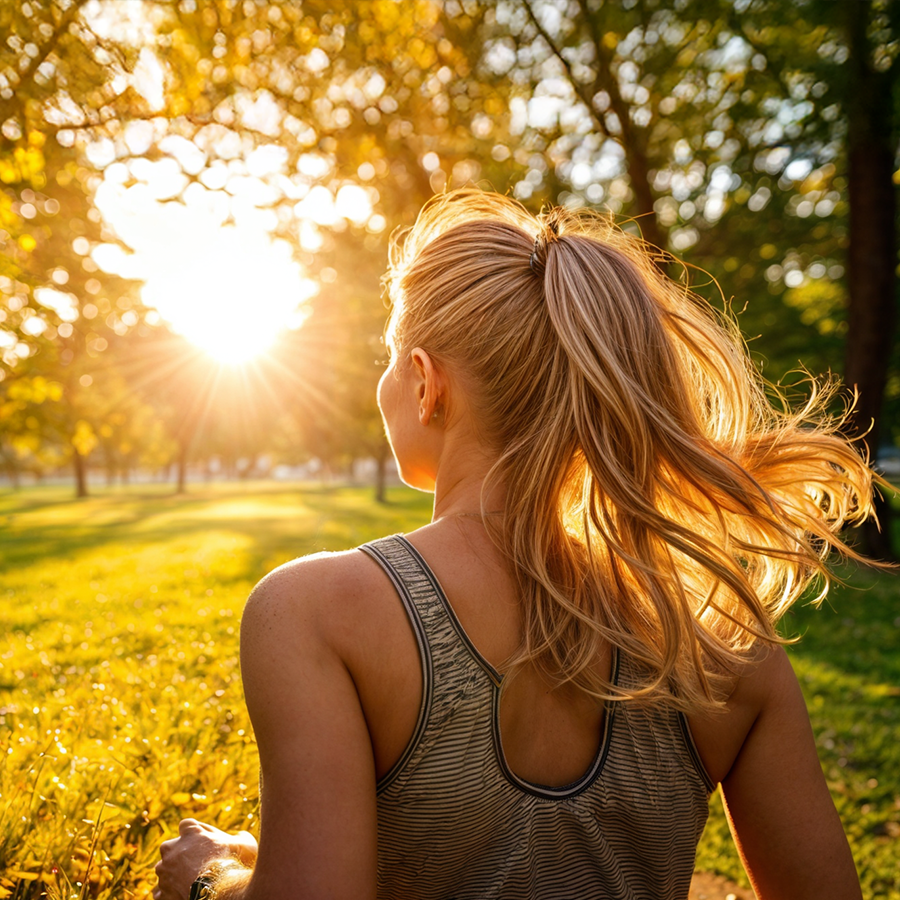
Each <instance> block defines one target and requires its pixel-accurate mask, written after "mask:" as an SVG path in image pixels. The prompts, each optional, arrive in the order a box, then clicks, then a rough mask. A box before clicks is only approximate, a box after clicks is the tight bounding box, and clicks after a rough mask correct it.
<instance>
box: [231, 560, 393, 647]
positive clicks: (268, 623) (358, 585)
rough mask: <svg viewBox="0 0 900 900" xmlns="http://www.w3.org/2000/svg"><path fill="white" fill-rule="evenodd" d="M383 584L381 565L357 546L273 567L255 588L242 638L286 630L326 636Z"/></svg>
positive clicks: (286, 633)
mask: <svg viewBox="0 0 900 900" xmlns="http://www.w3.org/2000/svg"><path fill="white" fill-rule="evenodd" d="M379 587H381V580H380V577H379V573H378V570H377V568H376V567H375V566H373V565H372V562H371V560H369V559H368V558H367V557H366V556H365V554H363V553H360V552H359V551H358V550H347V551H343V552H340V553H316V554H313V555H311V556H304V557H301V558H299V559H295V560H292V561H291V562H288V563H285V564H284V565H282V566H279V567H278V568H277V569H273V570H272V571H271V572H270V573H269V574H268V575H266V576H265V578H263V579H262V580H261V581H260V582H259V583H258V584H257V585H256V587H255V588H254V589H253V591H252V592H251V594H250V597H249V599H248V600H247V604H246V606H245V608H244V616H243V620H242V623H241V636H242V639H247V638H248V637H251V636H253V635H254V634H256V632H257V631H262V632H266V631H268V630H269V629H273V628H274V629H279V630H280V629H285V631H282V632H281V635H282V636H283V637H286V636H287V635H289V634H296V633H297V629H301V630H303V631H304V632H305V633H307V634H309V633H315V634H318V635H319V636H320V637H326V636H327V635H328V634H329V633H330V632H332V631H334V630H335V628H337V627H339V626H340V623H341V622H342V621H343V620H344V619H345V618H347V617H352V616H353V615H354V614H355V615H356V616H359V614H360V612H361V610H360V608H359V607H360V605H361V604H364V603H365V601H366V600H367V599H368V598H370V597H371V596H372V594H373V591H377V590H378V588H379Z"/></svg>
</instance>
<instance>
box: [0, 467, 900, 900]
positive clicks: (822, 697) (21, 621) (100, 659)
mask: <svg viewBox="0 0 900 900" xmlns="http://www.w3.org/2000/svg"><path fill="white" fill-rule="evenodd" d="M68 495H69V490H68V489H57V488H39V489H33V490H28V491H25V492H21V493H12V492H6V493H0V533H2V541H0V572H2V573H3V574H2V575H0V616H2V620H3V622H4V625H5V633H4V635H3V637H2V640H0V753H2V754H3V758H4V760H5V762H4V764H3V766H2V767H0V872H2V873H3V874H2V875H0V897H14V898H15V900H32V898H37V897H39V896H41V895H42V894H43V893H46V895H47V896H49V897H51V898H54V897H55V898H71V897H79V896H83V897H87V896H90V897H96V898H101V900H112V898H116V900H119V898H130V897H145V896H146V895H147V893H148V892H149V890H150V888H151V887H152V885H153V883H154V878H153V872H152V868H153V865H154V863H155V860H156V855H157V852H158V847H159V844H160V842H161V841H162V840H165V839H166V838H168V837H171V836H172V835H173V833H174V830H175V828H176V827H177V823H178V820H179V819H180V818H181V817H183V816H186V815H196V816H198V817H201V818H205V819H208V820H210V821H213V822H215V824H217V825H219V826H220V827H222V828H226V829H239V828H249V830H251V831H255V816H256V813H257V809H256V806H257V765H258V762H257V758H256V752H255V747H254V745H253V743H252V738H251V735H250V729H249V723H248V721H247V718H246V713H245V711H244V707H243V701H242V695H241V688H240V679H239V673H238V668H237V654H238V623H239V618H240V614H241V609H242V606H243V603H244V600H245V599H246V596H247V594H248V592H249V591H250V589H251V588H252V586H253V584H254V583H255V582H256V581H257V580H258V579H259V578H260V577H261V576H262V575H263V574H265V572H266V571H268V570H269V569H271V568H273V567H274V566H276V565H279V564H280V563H282V562H285V561H286V560H288V559H291V558H293V557H295V556H298V555H302V554H305V553H310V552H313V551H316V550H322V549H331V550H336V549H345V548H348V547H352V546H355V545H357V544H359V543H362V542H364V541H366V540H370V539H372V538H374V537H377V536H380V535H382V534H387V533H390V532H394V531H406V530H410V529H412V528H414V527H416V526H417V525H419V524H421V523H424V522H425V521H427V518H428V514H429V502H430V498H429V497H428V496H426V495H423V494H416V493H414V492H412V491H406V490H400V489H398V490H395V491H392V492H390V493H389V500H390V501H391V502H390V503H389V504H387V505H385V506H379V505H377V504H375V503H373V502H372V499H371V491H370V490H362V489H343V488H342V489H328V488H321V487H314V486H296V485H291V486H285V485H279V484H252V485H212V486H208V487H205V486H204V487H201V486H193V487H192V489H191V492H190V493H189V494H187V495H186V496H183V497H175V496H172V494H171V492H170V488H168V487H162V486H160V487H156V486H153V487H147V486H140V487H135V488H131V489H128V490H111V491H104V492H100V493H99V494H98V495H97V496H95V497H92V498H90V499H89V500H87V501H83V502H77V501H73V500H71V499H69V496H68ZM853 580H854V583H859V584H869V583H870V584H871V585H872V586H871V588H870V589H869V590H867V591H866V592H860V591H852V590H846V589H844V590H841V591H839V592H837V593H836V594H835V595H834V599H833V601H832V606H833V609H829V608H825V609H823V610H820V611H818V612H816V611H811V610H803V609H801V610H799V611H798V613H797V614H796V616H795V617H794V619H793V624H794V625H795V627H796V628H797V629H798V630H800V631H805V632H806V635H805V638H804V640H803V642H802V643H801V644H800V645H799V646H798V647H797V648H796V649H795V650H792V654H793V656H794V659H795V662H796V665H797V668H798V671H799V672H800V674H801V678H802V680H803V684H804V689H805V690H806V692H807V697H808V698H809V701H810V705H811V709H812V713H813V720H814V725H815V728H816V732H817V734H818V736H819V743H820V750H821V753H822V759H823V764H824V766H825V771H826V774H827V776H828V778H829V783H830V784H831V787H832V789H833V791H834V792H835V796H836V799H837V802H838V806H839V809H840V811H841V814H842V816H843V817H844V821H845V823H846V824H847V827H848V830H849V832H850V835H851V840H852V842H853V846H854V851H855V853H856V857H857V860H858V862H859V864H860V868H861V870H862V875H863V879H864V882H865V885H866V888H865V895H866V896H867V897H868V896H872V897H876V896H877V897H886V898H894V900H897V898H900V884H898V880H897V875H896V859H897V856H898V850H900V838H898V835H900V824H898V823H900V749H898V747H897V742H896V735H897V732H898V728H897V726H898V718H900V715H898V713H900V691H898V690H897V685H900V652H898V651H900V627H898V626H900V590H898V588H900V580H898V579H894V578H891V577H884V576H879V577H874V576H870V575H867V574H864V573H863V574H857V575H854V576H853ZM851 620H852V621H851ZM698 868H701V869H706V870H711V871H718V872H721V873H723V874H726V875H730V876H731V877H733V878H736V879H738V880H740V879H741V877H742V876H741V872H740V864H739V863H738V862H737V858H736V855H735V853H734V849H733V847H732V845H731V840H730V837H728V835H727V827H726V826H725V823H724V819H723V817H722V815H721V812H720V809H719V807H718V804H717V803H714V810H713V815H712V817H711V821H710V826H709V827H708V829H707V834H706V836H705V837H704V840H703V843H702V845H701V850H700V856H699V859H698Z"/></svg>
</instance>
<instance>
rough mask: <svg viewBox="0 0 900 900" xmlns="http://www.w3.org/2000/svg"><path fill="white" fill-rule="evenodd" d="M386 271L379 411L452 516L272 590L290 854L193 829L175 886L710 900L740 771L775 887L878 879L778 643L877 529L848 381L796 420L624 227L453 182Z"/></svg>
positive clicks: (172, 880)
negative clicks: (704, 842) (834, 557)
mask: <svg viewBox="0 0 900 900" xmlns="http://www.w3.org/2000/svg"><path fill="white" fill-rule="evenodd" d="M388 283H389V288H390V292H391V297H392V300H393V304H394V305H393V311H392V313H391V319H390V324H389V328H388V346H389V347H390V351H391V363H390V366H389V367H388V369H387V371H386V372H385V374H384V377H383V378H382V379H381V383H380V385H379V394H378V400H379V404H380V407H381V411H382V414H383V417H384V421H385V426H386V429H387V432H388V436H389V438H390V441H391V446H392V448H393V451H394V455H395V457H396V459H397V463H398V466H399V468H400V473H401V476H402V478H403V480H404V481H405V482H406V483H407V484H409V485H411V486H413V487H416V488H419V489H421V490H426V491H433V492H434V495H435V500H434V517H433V521H432V523H431V524H430V525H428V526H426V527H424V528H421V529H419V530H418V531H415V532H413V533H412V534H410V535H408V536H406V537H405V538H402V537H396V536H395V537H392V538H385V539H383V540H381V541H376V542H375V543H374V544H371V545H368V546H366V547H363V548H361V549H362V551H363V552H360V551H359V550H355V551H350V552H346V553H336V554H318V555H316V556H312V557H308V558H305V559H301V560H297V561H295V562H293V563H289V564H288V565H286V566H282V567H281V568H279V569H277V570H276V571H275V572H273V573H271V574H270V575H269V576H268V577H266V578H265V579H263V581H262V582H260V584H259V585H258V586H257V588H256V589H255V590H254V591H253V594H252V595H251V597H250V600H249V601H248V605H247V608H246V611H245V614H244V619H243V623H242V630H241V663H242V670H243V678H244V688H245V693H246V699H247V705H248V708H249V712H250V716H251V719H252V721H253V726H254V729H255V732H256V737H257V741H258V744H259V752H260V760H261V765H262V774H263V784H264V789H263V793H262V803H263V806H262V833H261V837H260V844H259V855H258V858H255V854H256V845H255V843H254V842H253V839H252V838H251V837H250V836H249V835H247V834H242V835H240V836H237V837H233V836H229V835H226V834H224V833H222V832H219V831H217V830H216V829H213V828H211V827H210V826H207V825H202V824H201V823H198V822H195V821H193V820H186V821H185V822H183V823H182V826H181V836H180V837H179V838H178V839H176V840H174V841H170V842H167V843H166V844H164V845H163V848H162V862H161V863H160V864H159V866H158V867H157V871H158V874H159V888H158V889H157V891H156V892H155V893H154V896H155V897H156V898H157V900H169V898H185V897H187V896H188V893H189V890H190V888H191V883H192V882H194V879H195V878H197V875H198V872H201V870H202V872H201V875H202V877H201V878H200V880H199V881H197V882H195V883H194V887H193V892H194V895H196V896H200V895H201V894H202V893H203V891H204V890H206V889H207V885H208V890H209V892H210V895H211V896H212V895H214V896H215V897H217V898H219V900H225V898H242V900H256V898H266V900H278V898H284V900H288V898H290V900H295V898H319V897H329V898H338V897H341V898H342V897H347V898H351V897H352V898H354V900H359V898H366V897H370V898H375V897H377V898H380V900H381V898H403V900H413V898H418V897H422V898H426V897H427V898H432V897H434V898H459V900H462V898H479V900H480V898H495V897H496V898H532V897H533V898H579V900H580V898H601V897H602V898H644V900H664V898H673V900H674V898H685V897H686V896H687V893H688V887H689V883H690V878H691V873H692V870H693V862H694V853H695V848H696V844H697V841H698V840H699V837H700V833H701V831H702V829H703V824H704V822H705V819H706V815H707V799H708V795H709V793H710V792H711V791H712V790H713V789H714V787H715V786H716V785H717V784H721V786H722V790H723V795H724V798H725V801H726V804H727V807H728V812H729V817H730V820H731V824H732V828H733V831H734V835H735V839H736V841H737V844H738V848H739V850H740V853H741V856H742V858H743V860H744V863H745V866H746V868H747V871H748V873H749V875H750V878H751V880H752V882H753V885H754V887H755V889H756V891H757V894H758V896H759V897H760V898H765V900H769V898H785V900H787V898H790V900H801V898H806V897H809V898H816V900H825V898H835V900H837V898H840V900H847V898H853V897H860V896H861V894H860V889H859V884H858V880H857V877H856V873H855V869H854V865H853V861H852V858H851V856H850V852H849V849H848V846H847V842H846V839H845V837H844V834H843V831H842V828H841V824H840V821H839V819H838V816H837V813H836V812H835V809H834V806H833V804H832V802H831V798H830V796H829V794H828V790H827V787H826V785H825V781H824V778H823V776H822V772H821V768H820V766H819V763H818V760H817V757H816V751H815V745H814V740H813V736H812V732H811V729H810V725H809V719H808V716H807V714H806V709H805V707H804V703H803V698H802V696H801V693H800V689H799V687H798V684H797V680H796V678H795V676H794V674H793V672H792V670H791V667H790V664H789V662H788V660H787V657H786V655H785V653H784V651H783V649H782V647H781V644H782V643H784V641H783V640H782V639H780V638H779V637H778V635H777V632H776V630H775V624H776V622H777V620H778V619H779V617H780V616H781V615H782V614H783V613H784V612H785V611H786V610H787V609H788V608H789V606H790V605H791V603H793V602H794V601H795V600H796V599H797V598H798V597H799V596H800V595H801V593H802V592H803V591H804V589H805V588H806V586H807V585H808V583H809V581H810V580H811V578H813V577H814V576H816V575H818V574H820V573H823V572H824V571H825V570H824V565H823V562H822V560H823V559H824V557H825V555H826V554H827V553H828V551H829V550H830V549H831V548H837V549H838V550H841V551H844V552H849V551H847V548H846V547H845V546H844V545H843V544H842V542H841V540H840V538H839V537H838V536H837V535H838V532H839V530H840V529H841V528H842V527H843V526H844V525H845V524H846V523H848V522H855V521H858V520H860V519H862V518H864V517H865V516H866V515H867V514H869V513H870V501H871V492H872V477H873V476H872V474H871V472H870V470H869V469H868V467H867V466H866V464H865V463H864V462H863V460H861V459H860V458H859V456H858V455H857V454H856V453H855V452H854V450H853V449H852V448H851V447H850V446H849V445H848V444H847V442H846V441H844V440H843V439H842V438H840V437H839V436H837V435H836V434H835V428H836V424H835V423H833V422H829V421H828V420H827V419H826V418H824V417H823V416H821V415H820V414H819V411H820V410H821V408H822V406H823V404H824V402H825V400H826V399H827V397H824V396H822V394H821V393H820V394H819V395H818V397H816V396H814V397H813V400H812V401H810V403H809V404H808V405H807V407H806V408H805V409H804V410H803V411H802V412H801V413H797V414H791V413H785V412H776V411H774V410H773V409H772V407H771V406H770V404H769V402H768V400H767V399H766V396H765V394H764V392H763V390H762V388H761V386H760V381H759V378H758V376H757V373H756V371H755V369H754V368H753V366H752V365H751V363H750V362H749V360H748V359H747V356H746V354H745V352H744V349H743V346H742V344H741V343H740V340H739V339H738V337H737V334H736V331H735V330H734V328H733V327H732V326H731V325H729V324H728V323H726V322H723V321H720V320H719V319H718V318H717V317H716V315H715V314H714V313H713V312H712V311H711V309H710V308H709V307H708V306H707V305H706V304H705V303H703V302H702V301H701V300H699V299H698V298H697V297H695V296H693V295H692V294H690V293H689V292H688V291H687V290H686V289H685V288H684V286H683V285H679V284H677V283H674V282H672V281H669V280H668V279H666V278H665V277H664V276H663V275H662V274H661V273H660V270H659V269H658V268H657V267H656V265H655V264H654V261H653V260H652V259H651V258H650V257H649V256H648V254H647V252H646V250H645V249H644V248H643V247H642V246H641V245H640V244H639V243H638V242H637V241H635V240H634V239H632V238H630V237H628V236H627V235H624V234H621V233H619V232H617V231H616V230H615V229H614V228H613V227H612V226H611V225H610V224H609V223H608V222H607V221H606V220H605V219H602V218H600V217H597V216H592V215H586V214H577V215H576V214H571V213H567V212H565V211H562V210H553V211H552V212H550V213H549V214H547V215H546V216H544V217H542V218H537V219H536V218H534V217H532V216H531V215H529V214H528V213H527V212H526V211H525V210H524V209H522V208H521V207H520V206H518V205H517V204H515V203H514V202H512V201H511V200H509V199H507V198H505V197H502V196H499V195H495V194H489V193H481V192H476V191H462V192H457V193H452V194H449V195H446V196H444V197H441V198H438V199H435V200H434V201H433V202H432V203H430V204H429V205H428V206H426V208H425V209H424V210H423V211H422V213H421V215H420V216H419V219H418V221H417V223H416V225H415V227H414V228H413V229H412V230H411V232H410V233H409V234H408V235H406V237H405V240H403V241H402V242H398V243H397V244H395V246H394V248H393V252H392V262H391V271H390V273H389V280H388ZM238 859H242V860H243V861H244V862H246V863H248V864H249V865H248V867H247V868H244V867H243V866H242V865H240V864H239V863H238V862H237V860H238Z"/></svg>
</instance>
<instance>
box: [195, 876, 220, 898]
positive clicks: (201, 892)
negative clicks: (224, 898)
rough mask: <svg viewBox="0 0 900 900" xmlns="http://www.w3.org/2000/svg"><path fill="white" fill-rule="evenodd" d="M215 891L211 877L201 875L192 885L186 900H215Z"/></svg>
mask: <svg viewBox="0 0 900 900" xmlns="http://www.w3.org/2000/svg"><path fill="white" fill-rule="evenodd" d="M215 896H216V891H215V886H214V882H213V879H212V875H201V876H200V877H199V878H198V879H197V880H196V881H195V882H194V883H193V884H192V885H191V894H190V896H189V897H188V900H215Z"/></svg>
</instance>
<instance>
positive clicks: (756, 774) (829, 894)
mask: <svg viewBox="0 0 900 900" xmlns="http://www.w3.org/2000/svg"><path fill="white" fill-rule="evenodd" d="M742 681H743V683H742V685H741V687H740V688H739V690H744V691H749V692H750V693H751V695H752V696H751V701H752V702H754V703H755V704H758V705H757V709H758V710H759V712H758V714H757V716H756V720H755V722H754V724H753V726H752V728H751V729H750V731H749V733H748V734H747V737H746V739H745V740H744V743H743V745H742V747H741V749H740V752H739V753H738V756H737V758H736V760H735V762H734V765H733V766H732V768H731V771H730V772H729V773H728V775H727V776H726V777H725V778H724V779H723V780H722V793H723V795H724V798H725V805H726V809H727V812H728V817H729V821H730V823H731V830H732V833H733V835H734V839H735V843H736V844H737V848H738V851H739V853H740V855H741V859H742V860H743V862H744V867H745V868H746V870H747V874H748V875H749V877H750V881H751V882H752V883H753V887H754V889H755V890H756V894H757V897H759V900H805V898H809V900H858V898H862V892H861V890H860V886H859V879H858V877H857V874H856V868H855V866H854V863H853V857H852V856H851V854H850V848H849V846H848V844H847V838H846V837H845V835H844V830H843V827H842V825H841V821H840V818H839V817H838V814H837V811H836V810H835V808H834V803H833V802H832V800H831V795H830V794H829V792H828V786H827V785H826V783H825V778H824V776H823V774H822V767H821V765H820V763H819V759H818V756H817V754H816V745H815V739H814V737H813V733H812V728H811V726H810V722H809V715H808V713H807V711H806V704H805V702H804V700H803V695H802V693H801V692H800V685H799V684H798V682H797V677H796V675H795V674H794V671H793V669H792V668H791V664H790V661H789V660H788V657H787V654H786V653H785V652H784V650H782V649H780V648H779V649H776V650H773V651H771V652H770V653H769V654H768V656H767V657H766V658H765V659H764V660H763V661H762V662H761V663H760V664H759V666H758V667H757V669H756V670H755V671H754V672H753V673H752V674H751V675H748V676H747V677H746V678H745V679H743V680H742Z"/></svg>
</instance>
